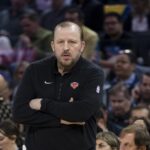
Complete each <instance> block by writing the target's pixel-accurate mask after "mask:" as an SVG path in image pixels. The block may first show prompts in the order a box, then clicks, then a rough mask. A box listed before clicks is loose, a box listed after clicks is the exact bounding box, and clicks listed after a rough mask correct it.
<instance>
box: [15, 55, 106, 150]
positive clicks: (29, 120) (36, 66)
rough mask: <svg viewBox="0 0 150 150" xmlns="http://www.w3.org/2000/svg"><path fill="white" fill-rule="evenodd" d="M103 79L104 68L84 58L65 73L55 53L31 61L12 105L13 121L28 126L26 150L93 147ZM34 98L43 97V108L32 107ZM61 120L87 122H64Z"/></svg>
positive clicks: (69, 149) (65, 149) (68, 149)
mask: <svg viewBox="0 0 150 150" xmlns="http://www.w3.org/2000/svg"><path fill="white" fill-rule="evenodd" d="M103 81H104V75H103V71H102V70H101V69H100V68H99V67H97V66H95V65H94V64H92V63H90V62H88V61H87V60H85V59H83V58H82V57H81V58H80V59H79V61H78V62H77V63H76V64H75V66H74V67H73V68H72V69H71V70H70V72H68V73H66V74H64V75H63V76H62V75H61V74H60V73H59V72H58V69H57V60H56V58H55V57H54V56H53V57H50V58H47V59H44V60H41V61H38V62H35V63H32V64H31V65H30V66H29V67H28V68H27V70H26V72H25V74H24V77H23V80H22V82H21V84H20V86H19V88H18V91H17V94H16V96H15V100H14V105H13V117H14V120H16V121H17V122H19V123H23V124H25V125H27V126H28V131H27V136H26V146H27V150H60V149H61V150H94V149H95V136H96V121H95V117H94V115H95V113H96V111H97V110H98V108H99V107H100V100H101V97H102V91H101V89H102V86H103ZM34 98H42V101H41V110H40V111H36V110H32V109H31V108H30V107H29V102H30V101H31V99H34ZM60 119H64V120H67V121H70V122H85V125H63V124H61V123H60Z"/></svg>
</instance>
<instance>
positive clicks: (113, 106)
mask: <svg viewBox="0 0 150 150" xmlns="http://www.w3.org/2000/svg"><path fill="white" fill-rule="evenodd" d="M108 103H109V108H108V109H109V112H108V118H107V128H108V130H109V131H112V132H114V133H115V134H116V135H119V134H120V132H121V130H122V129H123V128H124V127H126V126H127V125H129V119H130V112H131V108H132V107H131V104H132V101H131V95H130V92H129V90H128V88H127V86H126V85H124V84H123V83H118V84H116V85H115V86H113V87H112V88H111V89H110V90H109V93H108Z"/></svg>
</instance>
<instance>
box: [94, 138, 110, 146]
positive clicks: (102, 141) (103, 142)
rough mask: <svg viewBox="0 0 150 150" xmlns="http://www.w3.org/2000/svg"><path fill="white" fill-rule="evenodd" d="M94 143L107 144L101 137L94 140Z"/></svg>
mask: <svg viewBox="0 0 150 150" xmlns="http://www.w3.org/2000/svg"><path fill="white" fill-rule="evenodd" d="M96 144H107V143H106V142H105V141H104V140H102V139H97V140H96ZM107 145H108V144H107Z"/></svg>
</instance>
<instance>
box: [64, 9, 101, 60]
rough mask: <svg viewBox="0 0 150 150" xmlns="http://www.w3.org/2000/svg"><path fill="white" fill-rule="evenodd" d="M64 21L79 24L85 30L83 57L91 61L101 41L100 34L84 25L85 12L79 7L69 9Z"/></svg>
mask: <svg viewBox="0 0 150 150" xmlns="http://www.w3.org/2000/svg"><path fill="white" fill-rule="evenodd" d="M64 19H65V20H68V21H72V22H74V23H77V24H78V25H80V26H81V28H82V30H83V38H84V41H85V43H86V46H85V49H84V51H83V54H82V56H83V57H84V58H86V59H88V60H91V59H92V56H93V53H94V51H95V49H96V46H97V44H98V41H99V37H98V34H97V33H96V32H95V31H93V30H91V29H90V28H88V27H87V26H85V25H84V15H83V12H82V11H81V10H80V9H79V8H77V7H69V8H68V9H67V10H66V12H65V16H64Z"/></svg>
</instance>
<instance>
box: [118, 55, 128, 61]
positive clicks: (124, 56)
mask: <svg viewBox="0 0 150 150" xmlns="http://www.w3.org/2000/svg"><path fill="white" fill-rule="evenodd" d="M117 60H118V61H120V60H121V61H130V60H129V57H128V55H126V54H118V56H117Z"/></svg>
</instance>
